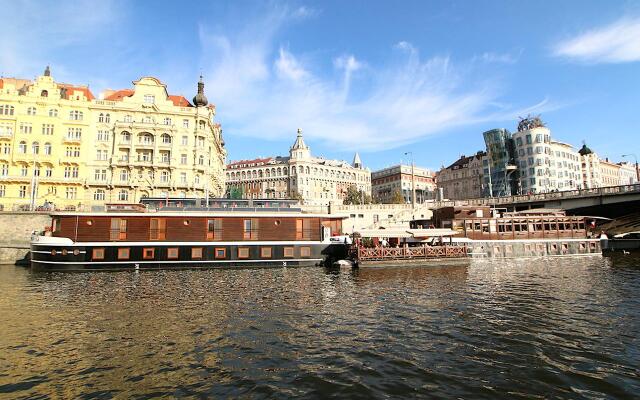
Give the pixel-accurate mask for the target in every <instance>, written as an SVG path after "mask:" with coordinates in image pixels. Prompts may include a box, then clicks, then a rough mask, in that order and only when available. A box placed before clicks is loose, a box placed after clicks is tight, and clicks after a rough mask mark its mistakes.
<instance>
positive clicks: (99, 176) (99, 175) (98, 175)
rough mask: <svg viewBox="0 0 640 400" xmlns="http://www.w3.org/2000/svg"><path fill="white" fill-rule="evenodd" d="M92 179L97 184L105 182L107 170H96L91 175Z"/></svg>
mask: <svg viewBox="0 0 640 400" xmlns="http://www.w3.org/2000/svg"><path fill="white" fill-rule="evenodd" d="M93 178H94V179H95V180H96V181H98V182H103V181H106V180H107V170H106V169H96V170H95V171H94V173H93Z"/></svg>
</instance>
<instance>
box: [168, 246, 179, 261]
mask: <svg viewBox="0 0 640 400" xmlns="http://www.w3.org/2000/svg"><path fill="white" fill-rule="evenodd" d="M167 258H168V259H169V260H177V259H178V248H177V247H169V248H168V249H167Z"/></svg>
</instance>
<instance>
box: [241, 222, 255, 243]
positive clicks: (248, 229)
mask: <svg viewBox="0 0 640 400" xmlns="http://www.w3.org/2000/svg"><path fill="white" fill-rule="evenodd" d="M242 238H243V239H248V240H257V239H258V219H257V218H251V219H245V220H244V221H243V234H242Z"/></svg>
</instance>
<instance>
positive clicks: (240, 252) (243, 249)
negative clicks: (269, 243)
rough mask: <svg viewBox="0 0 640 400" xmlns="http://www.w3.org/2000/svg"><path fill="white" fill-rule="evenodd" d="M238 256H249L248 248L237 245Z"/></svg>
mask: <svg viewBox="0 0 640 400" xmlns="http://www.w3.org/2000/svg"><path fill="white" fill-rule="evenodd" d="M238 258H249V248H248V247H238Z"/></svg>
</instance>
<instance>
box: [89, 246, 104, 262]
mask: <svg viewBox="0 0 640 400" xmlns="http://www.w3.org/2000/svg"><path fill="white" fill-rule="evenodd" d="M91 259H92V260H104V247H100V248H94V249H93V250H92V251H91Z"/></svg>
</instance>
